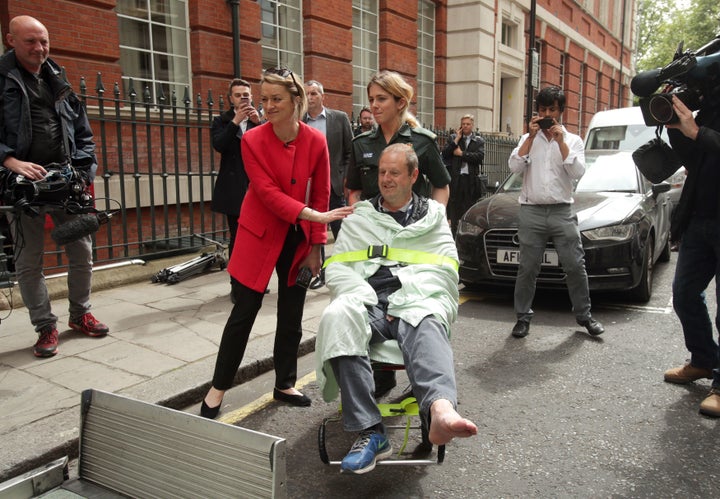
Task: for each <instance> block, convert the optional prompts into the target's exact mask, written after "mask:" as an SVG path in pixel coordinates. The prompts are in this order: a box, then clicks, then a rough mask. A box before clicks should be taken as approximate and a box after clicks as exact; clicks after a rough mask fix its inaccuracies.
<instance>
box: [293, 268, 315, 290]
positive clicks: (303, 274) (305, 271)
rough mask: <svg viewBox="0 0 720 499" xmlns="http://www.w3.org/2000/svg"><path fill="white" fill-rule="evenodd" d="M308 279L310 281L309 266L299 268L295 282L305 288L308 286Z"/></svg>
mask: <svg viewBox="0 0 720 499" xmlns="http://www.w3.org/2000/svg"><path fill="white" fill-rule="evenodd" d="M310 281H312V271H311V270H310V268H309V267H303V268H301V269H300V272H298V275H297V278H296V279H295V284H297V285H298V286H302V287H303V288H305V289H307V288H308V287H310Z"/></svg>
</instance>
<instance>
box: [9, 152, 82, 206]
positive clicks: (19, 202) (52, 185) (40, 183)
mask: <svg viewBox="0 0 720 499" xmlns="http://www.w3.org/2000/svg"><path fill="white" fill-rule="evenodd" d="M45 169H46V170H47V174H46V175H45V177H44V178H43V179H41V180H31V179H28V178H26V177H24V176H23V175H18V174H17V173H14V172H11V171H9V170H4V171H2V172H0V192H1V193H2V198H1V199H2V204H4V205H5V206H7V207H8V208H9V207H12V209H14V210H17V211H23V212H24V213H25V214H26V215H28V216H38V215H39V214H40V212H39V211H38V209H37V208H38V207H40V206H54V207H58V208H62V209H64V210H65V211H66V212H67V213H71V214H80V213H91V212H92V211H93V197H92V195H91V194H90V193H89V192H88V184H89V183H90V182H89V181H88V180H87V177H85V174H84V172H80V171H78V170H76V169H75V168H73V167H72V166H70V165H61V164H58V163H52V164H50V165H47V166H46V167H45Z"/></svg>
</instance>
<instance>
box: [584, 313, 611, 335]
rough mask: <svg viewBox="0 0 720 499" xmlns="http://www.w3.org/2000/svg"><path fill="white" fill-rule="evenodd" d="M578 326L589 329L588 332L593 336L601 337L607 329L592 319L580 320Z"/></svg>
mask: <svg viewBox="0 0 720 499" xmlns="http://www.w3.org/2000/svg"><path fill="white" fill-rule="evenodd" d="M577 323H578V324H580V325H581V326H582V327H584V328H585V329H587V332H588V333H590V334H591V335H593V336H600V335H601V334H603V333H604V332H605V328H604V327H603V325H602V324H600V323H599V322H598V321H596V320H595V319H593V318H592V317H590V318H589V319H584V320H578V321H577Z"/></svg>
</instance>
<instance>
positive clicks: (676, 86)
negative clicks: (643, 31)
mask: <svg viewBox="0 0 720 499" xmlns="http://www.w3.org/2000/svg"><path fill="white" fill-rule="evenodd" d="M661 85H667V87H668V89H669V90H668V91H666V92H660V93H655V92H656V91H657V89H658V88H659V87H660V86H661ZM719 87H720V35H718V36H716V37H715V38H714V39H713V40H712V41H711V42H710V43H707V44H706V45H704V46H702V47H701V48H699V49H698V50H696V51H694V52H693V51H689V50H688V51H685V52H683V42H680V43H679V44H678V48H677V50H676V51H675V55H674V57H673V60H672V62H670V64H668V65H667V66H665V67H663V68H658V69H652V70H650V71H644V72H642V73H638V74H637V75H636V76H635V77H634V78H633V79H632V81H631V82H630V88H631V90H632V92H633V93H634V94H635V95H637V96H638V97H640V109H641V110H642V113H643V119H644V120H645V124H646V125H648V126H658V125H665V124H668V123H676V122H677V121H678V117H677V115H676V114H675V110H674V109H673V106H672V96H673V95H675V96H677V97H678V99H680V100H681V101H682V102H683V103H684V104H685V105H686V106H687V107H688V108H689V109H690V110H691V111H697V110H698V109H700V107H701V106H702V104H703V102H704V101H705V100H706V99H707V98H708V97H710V96H713V98H715V96H714V95H713V94H714V93H717V89H718V88H719Z"/></svg>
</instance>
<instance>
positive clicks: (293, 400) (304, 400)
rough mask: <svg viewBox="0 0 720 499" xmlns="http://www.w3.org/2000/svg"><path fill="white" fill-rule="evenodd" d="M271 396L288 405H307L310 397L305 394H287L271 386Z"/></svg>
mask: <svg viewBox="0 0 720 499" xmlns="http://www.w3.org/2000/svg"><path fill="white" fill-rule="evenodd" d="M273 398H274V399H275V400H279V401H281V402H287V403H288V404H290V405H296V406H298V407H309V406H310V403H311V400H310V397H307V396H305V395H302V394H300V395H289V394H287V393H285V392H281V391H280V390H278V389H277V388H273Z"/></svg>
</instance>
